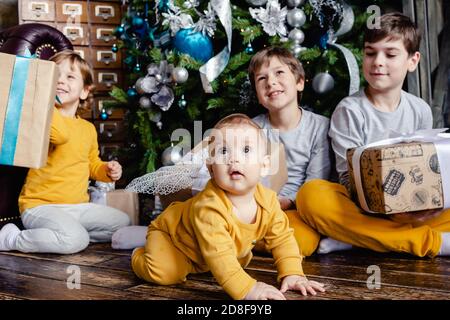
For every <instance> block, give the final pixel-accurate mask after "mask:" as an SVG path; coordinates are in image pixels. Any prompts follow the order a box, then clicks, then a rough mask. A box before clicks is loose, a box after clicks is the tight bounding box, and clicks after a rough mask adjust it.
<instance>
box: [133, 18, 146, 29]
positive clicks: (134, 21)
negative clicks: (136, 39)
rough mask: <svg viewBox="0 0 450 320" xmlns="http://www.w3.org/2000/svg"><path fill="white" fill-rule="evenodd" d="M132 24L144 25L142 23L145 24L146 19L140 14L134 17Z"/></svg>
mask: <svg viewBox="0 0 450 320" xmlns="http://www.w3.org/2000/svg"><path fill="white" fill-rule="evenodd" d="M131 24H132V25H133V26H134V27H138V28H139V27H142V25H143V24H144V19H142V18H141V17H138V16H136V17H133V20H132V21H131Z"/></svg>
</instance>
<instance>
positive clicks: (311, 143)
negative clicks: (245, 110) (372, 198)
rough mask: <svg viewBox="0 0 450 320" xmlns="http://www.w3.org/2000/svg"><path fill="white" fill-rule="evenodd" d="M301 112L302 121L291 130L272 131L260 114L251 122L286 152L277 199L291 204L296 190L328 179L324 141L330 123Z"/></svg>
mask: <svg viewBox="0 0 450 320" xmlns="http://www.w3.org/2000/svg"><path fill="white" fill-rule="evenodd" d="M300 109H301V112H302V117H301V120H300V122H299V124H298V125H297V127H295V128H294V129H292V130H289V131H286V132H277V131H274V130H273V128H272V126H271V124H270V121H269V115H268V114H261V115H259V116H257V117H255V118H253V121H255V122H256V123H257V124H258V125H259V126H260V127H261V128H262V129H265V130H267V131H266V132H267V135H268V139H269V141H273V142H281V143H283V145H284V148H285V152H286V166H287V168H288V181H287V182H286V184H285V185H284V186H283V188H282V189H281V190H280V192H279V195H280V196H282V197H286V198H288V199H290V200H291V201H292V202H293V203H295V199H296V196H297V192H298V189H299V188H300V186H302V185H303V183H305V182H306V181H309V180H312V179H328V177H329V176H330V168H331V164H330V151H329V141H328V139H327V135H328V128H329V123H330V120H329V119H328V118H326V117H324V116H321V115H318V114H315V113H313V112H310V111H307V110H305V109H302V108H300Z"/></svg>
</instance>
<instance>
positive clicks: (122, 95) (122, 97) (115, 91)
mask: <svg viewBox="0 0 450 320" xmlns="http://www.w3.org/2000/svg"><path fill="white" fill-rule="evenodd" d="M109 95H110V96H111V97H113V98H114V99H116V100H117V101H119V102H121V103H127V102H128V95H127V93H126V92H125V91H124V90H123V89H120V88H118V87H116V86H113V88H112V90H111V92H110V93H109Z"/></svg>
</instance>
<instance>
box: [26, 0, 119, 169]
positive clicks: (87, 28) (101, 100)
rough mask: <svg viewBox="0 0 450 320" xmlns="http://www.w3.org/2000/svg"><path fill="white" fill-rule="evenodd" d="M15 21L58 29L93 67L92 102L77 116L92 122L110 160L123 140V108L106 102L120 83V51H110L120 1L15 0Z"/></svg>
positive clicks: (102, 155)
mask: <svg viewBox="0 0 450 320" xmlns="http://www.w3.org/2000/svg"><path fill="white" fill-rule="evenodd" d="M18 7H19V22H20V23H30V22H38V23H45V24H48V25H51V26H53V27H55V28H57V29H58V30H60V31H61V32H62V33H63V34H64V35H65V36H66V37H67V38H68V39H69V40H70V41H71V42H72V44H73V46H74V50H75V51H76V52H78V53H79V54H80V55H81V56H82V57H83V58H84V59H85V60H86V61H88V62H89V63H90V64H91V66H92V67H93V75H94V85H95V91H94V103H93V105H92V107H91V110H88V111H83V112H81V114H80V116H81V117H83V118H85V119H87V120H89V121H91V122H92V123H94V125H95V127H96V129H97V133H98V140H99V147H100V156H101V158H102V159H103V160H104V161H109V160H113V159H114V158H115V157H116V156H115V155H116V154H117V151H118V150H119V148H120V147H121V146H123V144H124V136H125V133H124V132H125V129H124V124H123V118H124V114H125V112H124V110H123V109H112V108H108V107H107V106H106V104H107V103H105V102H107V101H108V100H112V98H111V97H110V96H109V91H110V90H111V89H112V87H113V86H118V87H122V79H123V70H122V53H121V52H120V51H118V52H113V51H112V49H111V48H112V46H113V44H114V43H115V42H116V41H117V39H116V37H115V35H114V31H115V28H116V27H117V26H118V25H120V23H121V19H122V11H123V9H124V8H123V7H122V1H121V0H106V1H90V0H89V1H88V0H19V6H18ZM119 160H120V159H119Z"/></svg>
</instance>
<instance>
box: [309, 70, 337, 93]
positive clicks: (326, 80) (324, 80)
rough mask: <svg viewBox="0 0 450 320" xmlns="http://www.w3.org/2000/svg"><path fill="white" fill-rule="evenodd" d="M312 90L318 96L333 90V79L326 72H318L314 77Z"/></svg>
mask: <svg viewBox="0 0 450 320" xmlns="http://www.w3.org/2000/svg"><path fill="white" fill-rule="evenodd" d="M312 88H313V89H314V91H315V92H316V93H318V94H325V93H327V92H329V91H331V90H333V88H334V79H333V77H332V76H331V74H329V73H328V72H320V73H318V74H316V75H315V76H314V79H313V81H312Z"/></svg>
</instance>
